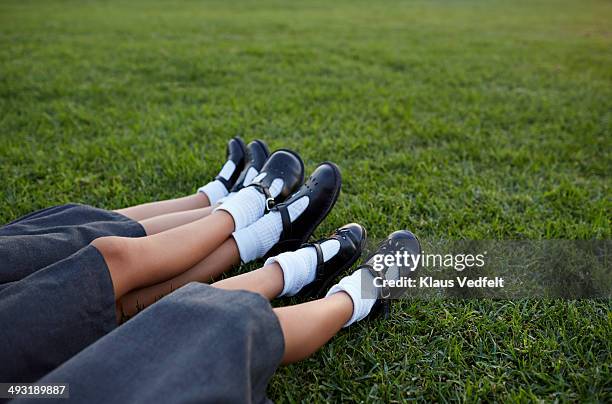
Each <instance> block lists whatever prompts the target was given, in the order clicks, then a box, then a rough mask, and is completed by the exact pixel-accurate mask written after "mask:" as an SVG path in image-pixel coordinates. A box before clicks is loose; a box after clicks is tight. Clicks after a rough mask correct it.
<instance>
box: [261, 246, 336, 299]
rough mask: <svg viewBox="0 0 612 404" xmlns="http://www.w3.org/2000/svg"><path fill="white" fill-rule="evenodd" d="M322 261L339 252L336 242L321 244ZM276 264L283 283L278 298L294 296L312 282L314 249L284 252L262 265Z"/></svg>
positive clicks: (314, 263) (313, 276)
mask: <svg viewBox="0 0 612 404" xmlns="http://www.w3.org/2000/svg"><path fill="white" fill-rule="evenodd" d="M321 250H322V252H323V261H325V262H327V261H329V260H330V258H333V257H334V256H335V255H336V254H338V251H340V242H339V241H338V240H333V239H332V240H326V241H324V242H323V243H321ZM275 262H276V263H278V265H280V267H281V269H282V270H283V280H284V282H285V284H284V286H283V291H282V292H281V294H280V295H279V296H294V295H295V294H297V293H298V292H299V291H300V290H301V289H302V288H303V287H304V286H306V285H308V284H309V283H310V282H312V281H314V279H315V276H316V272H317V252H316V250H315V249H314V247H305V248H300V249H299V250H297V251H292V252H285V253H282V254H279V255H277V256H276V257H270V258H268V259H267V260H266V262H265V263H264V265H269V264H272V263H275Z"/></svg>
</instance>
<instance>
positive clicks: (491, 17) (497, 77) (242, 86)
mask: <svg viewBox="0 0 612 404" xmlns="http://www.w3.org/2000/svg"><path fill="white" fill-rule="evenodd" d="M610 21H612V3H610V2H608V1H539V0H538V1H514V2H502V1H482V2H475V1H442V0H440V1H416V2H415V1H404V2H396V1H389V2H384V3H383V2H348V1H346V2H344V1H341V2H333V3H331V2H306V3H305V4H302V5H297V4H294V3H290V2H281V1H275V2H273V1H258V2H255V1H233V2H224V1H217V2H199V1H176V2H150V1H146V2H145V1H142V2H140V1H129V2H118V1H104V2H103V1H88V2H84V1H2V2H0V223H4V222H6V221H9V220H12V219H14V218H16V217H18V216H20V215H22V214H25V213H28V212H30V211H32V210H35V209H39V208H44V207H47V206H50V205H54V204H60V203H65V202H69V201H77V202H82V203H88V204H92V205H96V206H99V207H105V208H117V207H123V206H127V205H133V204H137V203H141V202H146V201H151V200H159V199H166V198H172V197H176V196H180V195H185V194H189V193H191V192H193V191H194V190H195V189H196V187H197V186H199V185H202V184H203V183H206V182H207V181H208V180H209V179H210V178H211V176H213V175H215V174H216V173H217V171H218V169H219V167H220V165H221V164H222V162H223V161H224V153H223V152H224V145H225V143H226V141H227V139H228V138H229V137H231V136H234V135H236V134H242V136H243V137H244V138H245V139H253V138H255V137H261V138H263V139H265V140H267V141H268V143H269V144H270V146H271V147H272V148H279V147H289V148H293V149H295V150H297V151H299V152H300V154H301V155H302V156H303V158H304V160H305V162H306V165H307V169H308V171H310V170H312V169H313V168H314V167H315V166H316V164H317V163H318V162H320V161H322V160H328V159H329V160H332V161H334V162H336V163H337V164H338V165H339V166H340V167H341V169H342V173H343V191H342V194H341V196H340V199H339V201H338V204H337V205H336V207H335V209H334V211H333V212H332V213H331V214H330V216H329V217H328V219H327V220H326V221H325V222H324V223H323V225H322V226H321V227H320V228H319V230H318V231H317V236H318V235H323V234H326V233H328V232H329V231H331V230H333V229H335V228H336V227H339V226H341V225H342V224H344V223H345V222H347V221H359V222H361V223H362V224H364V225H365V226H366V227H367V229H368V233H369V235H370V237H371V238H373V239H381V238H383V237H385V236H386V235H387V234H388V233H389V232H390V231H392V230H395V229H399V228H408V229H410V230H412V231H414V232H415V233H416V234H417V235H419V236H420V237H421V238H423V239H427V238H451V239H452V238H468V239H469V238H471V239H529V238H534V239H548V238H559V239H592V238H598V239H606V238H608V239H609V238H610V237H611V234H612V226H611V221H610V218H611V216H612V195H611V192H610V171H611V166H612V161H611V160H612V158H611V157H612V156H611V151H612V136H611V135H612V123H611V115H612V27H611V25H610ZM395 307H396V309H397V310H396V311H395V314H394V315H393V317H392V318H391V319H389V320H388V321H386V322H381V321H378V322H374V323H368V324H358V325H356V326H354V327H352V328H351V329H348V330H344V331H342V332H341V333H340V334H339V335H338V336H337V337H336V338H335V339H333V340H332V342H331V343H329V344H328V345H326V346H325V347H324V348H323V349H322V350H321V351H320V352H319V353H318V354H316V355H315V356H313V357H312V358H310V359H308V360H306V361H304V362H302V363H299V364H296V365H293V366H288V367H285V368H282V369H280V370H279V371H278V372H277V374H276V376H275V377H274V378H273V380H272V383H271V384H270V387H269V396H270V398H272V399H274V400H277V401H281V402H283V401H288V402H291V401H302V400H303V401H306V402H310V401H324V400H333V401H336V400H356V401H379V400H381V401H400V400H408V399H420V400H426V401H450V400H456V399H466V400H468V401H477V400H482V401H491V400H498V401H507V400H516V401H525V400H528V401H531V400H545V401H549V400H550V401H553V400H560V401H567V400H569V401H585V400H586V401H595V400H601V401H608V402H609V401H610V400H612V369H611V368H612V311H611V308H612V303H611V301H610V300H603V301H588V300H586V301H547V300H528V301H486V300H478V301H476V300H472V301H410V300H408V301H403V302H401V304H398V305H396V306H395Z"/></svg>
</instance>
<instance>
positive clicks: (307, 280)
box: [264, 223, 366, 296]
mask: <svg viewBox="0 0 612 404" xmlns="http://www.w3.org/2000/svg"><path fill="white" fill-rule="evenodd" d="M365 237H366V232H365V229H364V228H363V227H362V226H361V225H359V224H356V223H351V224H348V225H346V226H344V227H342V228H340V229H338V230H336V231H335V232H334V234H332V235H331V236H330V237H328V238H326V239H323V240H319V241H317V242H314V243H311V244H307V245H304V246H303V247H302V248H300V249H299V250H297V251H292V252H284V253H282V254H280V255H277V256H276V257H271V258H268V259H267V260H266V262H265V264H264V265H269V264H272V263H275V262H276V263H278V264H279V266H280V267H281V269H282V271H283V280H284V285H283V290H282V292H281V294H280V295H279V296H295V295H297V294H298V293H300V292H301V291H304V290H305V288H307V287H312V286H314V288H315V289H316V290H319V289H321V287H322V286H323V285H326V284H327V282H329V281H330V280H331V279H333V278H334V277H335V276H336V275H337V274H338V273H340V272H342V271H343V270H345V269H346V268H348V267H350V266H351V265H352V264H353V263H354V262H355V261H356V260H357V258H359V256H360V255H361V249H362V246H363V244H364V243H365ZM315 289H312V288H311V290H315ZM300 294H301V293H300Z"/></svg>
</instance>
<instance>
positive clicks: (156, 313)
mask: <svg viewBox="0 0 612 404" xmlns="http://www.w3.org/2000/svg"><path fill="white" fill-rule="evenodd" d="M83 209H84V210H88V209H94V208H89V207H84V206H82V205H79V209H78V210H83ZM67 211H69V209H67V210H66V209H64V214H66V212H67ZM57 213H58V212H57V211H56V212H55V213H54V214H57ZM90 213H92V212H90ZM107 213H112V212H107ZM42 214H43V215H44V213H42ZM112 215H113V216H114V215H117V214H112ZM69 216H71V215H69ZM117 216H118V217H117V220H116V222H125V221H126V220H128V221H129V219H127V218H124V217H123V216H121V215H117ZM41 217H42V216H38V217H37V216H36V214H34V215H30V216H29V219H34V220H40V219H41ZM56 220H59V218H58V217H57V216H56ZM23 221H28V218H26V219H23ZM111 221H115V220H112V219H111ZM62 222H63V223H74V224H73V225H72V226H70V225H66V226H67V227H72V228H73V229H74V228H75V227H77V228H78V227H79V226H89V225H90V224H87V223H85V222H83V221H82V220H81V219H76V218H73V217H72V218H70V219H68V218H66V219H65V220H62ZM17 223H20V221H17V222H13V224H9V225H7V226H6V227H5V228H2V229H0V234H3V236H2V237H20V236H19V234H17V233H16V231H17V229H10V227H11V226H14V225H15V224H17ZM79 223H80V224H79ZM126 223H127V227H131V228H132V229H134V228H136V229H137V227H134V224H135V222H131V223H129V222H126ZM23 224H24V223H23V222H21V225H23ZM30 224H31V223H30ZM136 225H137V223H136ZM55 227H56V226H55ZM103 227H104V226H103ZM94 228H95V227H94ZM41 229H42V228H41ZM41 229H39V230H37V231H34V232H33V233H32V232H31V231H32V230H33V229H32V228H29V229H22V230H28V231H30V232H31V233H29V234H35V235H37V236H39V237H37V238H33V239H31V241H32V242H36V241H38V242H41V243H43V245H44V243H45V242H48V240H46V239H45V237H42V235H43V234H44V233H42V232H41V231H40V230H41ZM55 230H57V228H56V229H55ZM107 230H108V229H105V230H104V231H107ZM11 231H12V234H13V235H12V236H10V235H6V234H9V233H11ZM72 231H73V230H70V232H72ZM83 231H84V232H85V230H83ZM124 231H127V230H124ZM70 232H69V233H67V234H73V233H70ZM60 233H61V232H60ZM24 234H28V233H27V232H26V233H24ZM24 234H21V236H23V235H24ZM51 234H52V236H51V238H52V239H53V241H52V242H51V243H56V242H57V240H58V232H57V231H54V232H53V233H51ZM80 234H85V233H80ZM94 238H95V237H94ZM59 239H60V240H64V241H63V242H62V243H60V244H53V245H60V246H66V250H65V251H67V252H69V253H70V251H71V248H72V249H74V248H76V247H77V244H78V243H70V242H67V241H66V240H69V238H66V239H63V238H62V237H59ZM78 239H79V242H81V243H84V242H85V240H86V239H88V236H82V237H81V238H78ZM33 240H36V241H33ZM45 240H46V241H45ZM21 243H23V244H21V246H23V247H27V246H28V244H27V243H25V242H24V241H21ZM87 244H88V243H87ZM6 245H7V244H6V243H5V244H2V243H0V250H1V249H3V248H6ZM13 245H14V244H13ZM32 250H33V251H43V253H42V254H41V256H42V259H49V255H50V254H51V253H49V252H46V250H45V248H44V247H41V246H33V248H32ZM1 254H3V255H1V256H2V257H9V258H10V259H11V261H10V262H11V263H13V264H16V265H18V264H19V262H20V261H19V256H13V255H12V254H10V253H7V252H6V251H3V252H2V253H1ZM53 254H56V255H55V256H57V255H59V254H58V253H53ZM24 262H25V263H26V264H27V265H29V268H33V267H36V266H38V264H36V260H35V256H34V254H31V255H30V254H27V255H25V256H24ZM5 268H6V267H5V266H4V264H3V267H2V268H1V269H2V271H5ZM26 272H29V273H28V275H26V276H25V277H22V278H20V279H15V277H16V276H17V275H16V274H22V273H23V271H21V270H20V269H19V268H8V270H7V273H9V276H5V274H1V275H0V279H2V280H5V281H4V283H3V285H4V287H3V288H1V289H0V325H1V326H0V347H2V349H0V382H34V381H40V382H58V383H69V384H70V397H71V399H72V400H73V401H75V402H84V403H91V402H94V403H96V402H119V403H121V402H130V403H132V402H151V401H154V402H262V401H266V396H265V390H266V386H267V384H268V381H269V379H270V377H271V376H272V374H273V373H274V371H275V370H276V368H277V367H278V365H279V363H280V361H281V359H282V355H283V352H284V340H283V335H282V330H281V328H280V324H279V322H278V319H277V317H276V315H275V314H274V312H273V311H272V309H271V307H270V304H269V302H268V301H267V300H266V299H264V298H263V297H262V296H260V295H258V294H254V293H251V292H246V291H224V290H220V289H216V288H213V287H211V286H208V285H205V284H199V283H191V284H189V285H186V286H184V287H182V288H180V289H178V290H177V291H175V292H174V293H172V294H170V295H168V296H166V297H165V298H163V299H161V300H160V301H159V302H157V303H155V304H153V305H151V306H150V307H148V308H147V309H145V310H144V311H142V312H141V313H139V314H138V315H136V316H135V317H134V318H132V319H130V320H129V321H128V322H126V323H125V324H123V325H121V326H119V327H117V325H116V315H115V301H114V294H113V288H112V282H111V279H110V276H109V272H108V268H107V266H106V263H105V261H104V259H103V257H102V256H101V254H100V253H99V252H98V250H97V249H95V248H94V247H92V246H88V245H85V246H82V247H81V248H80V249H77V251H76V252H74V253H72V254H69V255H68V256H67V257H64V258H63V259H60V260H58V261H56V262H54V263H51V264H50V265H47V266H45V267H41V268H39V269H37V270H32V269H29V270H28V271H26ZM6 279H9V280H8V281H6ZM0 282H2V281H1V280H0ZM58 401H59V400H58ZM60 402H63V401H60Z"/></svg>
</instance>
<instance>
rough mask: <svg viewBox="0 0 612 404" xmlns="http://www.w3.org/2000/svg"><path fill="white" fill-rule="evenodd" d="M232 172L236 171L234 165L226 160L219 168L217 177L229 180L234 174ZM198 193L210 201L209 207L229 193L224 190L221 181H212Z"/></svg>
mask: <svg viewBox="0 0 612 404" xmlns="http://www.w3.org/2000/svg"><path fill="white" fill-rule="evenodd" d="M234 170H236V164H235V163H234V162H233V161H231V160H228V161H226V162H225V164H224V165H223V167H222V168H221V171H220V172H219V176H220V177H223V178H225V179H226V180H229V179H230V178H231V176H232V174H233V173H234ZM198 192H202V193H203V194H205V195H206V196H207V197H208V200H209V201H210V205H211V206H212V205H214V204H216V203H217V202H219V200H220V199H221V198H223V197H225V196H226V195H227V193H228V192H229V189H227V188H225V185H223V183H222V182H221V181H219V180H214V181H211V182H209V183H208V184H206V185H204V186H202V187H200V188H199V189H198Z"/></svg>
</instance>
